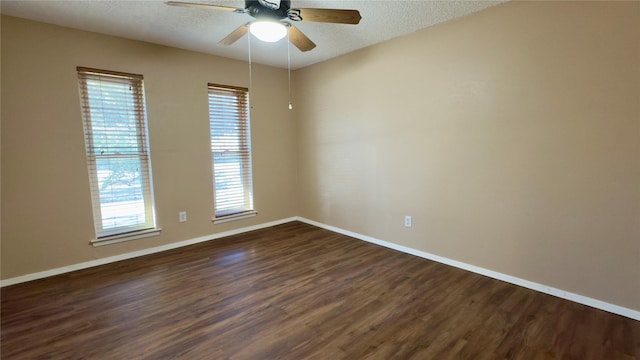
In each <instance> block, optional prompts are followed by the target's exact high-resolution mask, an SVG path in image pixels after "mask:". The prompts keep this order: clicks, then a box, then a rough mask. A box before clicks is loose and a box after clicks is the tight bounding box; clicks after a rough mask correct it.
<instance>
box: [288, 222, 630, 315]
mask: <svg viewBox="0 0 640 360" xmlns="http://www.w3.org/2000/svg"><path fill="white" fill-rule="evenodd" d="M296 220H298V221H301V222H304V223H307V224H309V225H314V226H317V227H320V228H323V229H327V230H330V231H333V232H336V233H339V234H342V235H346V236H350V237H353V238H356V239H358V240H363V241H366V242H370V243H373V244H376V245H380V246H384V247H386V248H390V249H394V250H398V251H401V252H403V253H407V254H411V255H415V256H418V257H421V258H424V259H428V260H433V261H436V262H439V263H442V264H445V265H450V266H453V267H457V268H460V269H463V270H467V271H471V272H474V273H476V274H480V275H484V276H488V277H490V278H494V279H498V280H502V281H504V282H508V283H511V284H514V285H518V286H522V287H525V288H528V289H531V290H535V291H539V292H542V293H545V294H549V295H553V296H556V297H559V298H562V299H566V300H570V301H573V302H576V303H579V304H582V305H587V306H590V307H593V308H596V309H600V310H604V311H607V312H610V313H613V314H617V315H622V316H625V317H628V318H631V319H634V320H640V311H637V310H633V309H629V308H626V307H622V306H618V305H614V304H611V303H607V302H604V301H601V300H597V299H593V298H590V297H587V296H583V295H579V294H574V293H571V292H568V291H564V290H561V289H556V288H553V287H551V286H547V285H543V284H539V283H536V282H533V281H529V280H524V279H520V278H517V277H515V276H511V275H507V274H503V273H499V272H497V271H493V270H489V269H484V268H481V267H478V266H475V265H470V264H467V263H463V262H460V261H456V260H452V259H449V258H446V257H442V256H438V255H434V254H430V253H428V252H424V251H420V250H416V249H412V248H409V247H406V246H402V245H398V244H394V243H391V242H387V241H383V240H379V239H376V238H373V237H370V236H366V235H362V234H358V233H354V232H352V231H348V230H344V229H340V228H337V227H335V226H331V225H326V224H323V223H319V222H317V221H313V220H309V219H306V218H303V217H297V218H296Z"/></svg>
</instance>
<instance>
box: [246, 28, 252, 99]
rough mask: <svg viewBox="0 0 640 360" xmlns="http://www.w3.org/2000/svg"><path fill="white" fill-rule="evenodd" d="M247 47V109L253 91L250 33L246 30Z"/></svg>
mask: <svg viewBox="0 0 640 360" xmlns="http://www.w3.org/2000/svg"><path fill="white" fill-rule="evenodd" d="M247 47H248V49H249V111H251V108H252V107H253V105H252V104H251V93H252V92H253V77H252V74H251V34H250V33H249V32H248V31H247Z"/></svg>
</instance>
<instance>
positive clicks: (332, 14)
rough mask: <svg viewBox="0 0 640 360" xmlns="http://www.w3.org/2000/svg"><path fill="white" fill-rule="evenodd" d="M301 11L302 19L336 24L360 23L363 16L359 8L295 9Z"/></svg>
mask: <svg viewBox="0 0 640 360" xmlns="http://www.w3.org/2000/svg"><path fill="white" fill-rule="evenodd" d="M295 10H297V11H300V17H301V18H302V21H310V22H324V23H335V24H353V25H355V24H358V23H359V22H360V19H362V16H360V12H359V11H358V10H341V9H295Z"/></svg>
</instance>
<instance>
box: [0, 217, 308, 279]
mask: <svg viewBox="0 0 640 360" xmlns="http://www.w3.org/2000/svg"><path fill="white" fill-rule="evenodd" d="M295 220H297V218H296V217H291V218H286V219H281V220H276V221H271V222H268V223H264V224H258V225H253V226H247V227H243V228H240V229H234V230H229V231H225V232H221V233H217V234H211V235H206V236H200V237H197V238H193V239H189V240H184V241H179V242H175V243H171V244H166V245H161V246H156V247H152V248H148V249H143V250H138V251H133V252H128V253H125V254H120V255H116V256H110V257H106V258H101V259H96V260H91V261H86V262H83V263H79V264H73V265H69V266H63V267H60V268H56V269H51V270H46V271H41V272H37V273H33V274H27V275H22V276H17V277H14V278H10V279H6V280H2V281H0V287H4V286H9V285H14V284H19V283H23V282H27V281H31V280H37V279H43V278H46V277H49V276H54V275H60V274H64V273H68V272H71V271H76V270H82V269H87V268H90V267H94V266H99V265H104V264H109V263H112V262H116V261H121V260H126V259H132V258H135V257H139V256H144V255H149V254H155V253H158V252H162V251H166V250H171V249H176V248H180V247H183V246H188V245H193V244H197V243H201V242H204V241H209V240H214V239H219V238H223V237H226V236H231V235H237V234H241V233H244V232H249V231H253V230H259V229H264V228H268V227H271V226H276V225H280V224H284V223H288V222H292V221H295Z"/></svg>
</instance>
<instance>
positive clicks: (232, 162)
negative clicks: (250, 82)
mask: <svg viewBox="0 0 640 360" xmlns="http://www.w3.org/2000/svg"><path fill="white" fill-rule="evenodd" d="M248 94H249V93H248V90H247V89H245V88H237V87H231V86H221V85H214V84H209V125H210V130H211V155H212V160H213V184H214V185H213V190H214V222H223V221H228V220H233V219H238V218H244V217H248V216H254V215H255V211H254V209H253V185H252V176H251V137H250V136H251V135H250V132H251V131H250V126H249V96H248Z"/></svg>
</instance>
